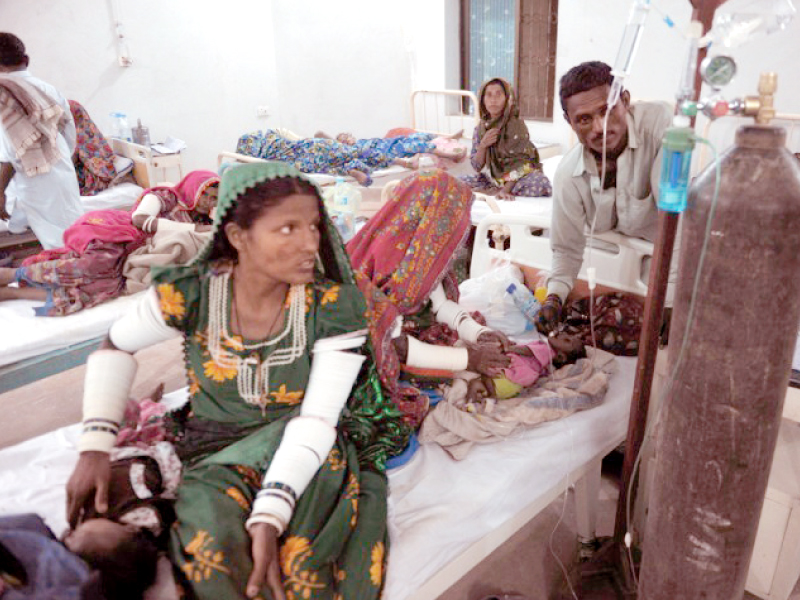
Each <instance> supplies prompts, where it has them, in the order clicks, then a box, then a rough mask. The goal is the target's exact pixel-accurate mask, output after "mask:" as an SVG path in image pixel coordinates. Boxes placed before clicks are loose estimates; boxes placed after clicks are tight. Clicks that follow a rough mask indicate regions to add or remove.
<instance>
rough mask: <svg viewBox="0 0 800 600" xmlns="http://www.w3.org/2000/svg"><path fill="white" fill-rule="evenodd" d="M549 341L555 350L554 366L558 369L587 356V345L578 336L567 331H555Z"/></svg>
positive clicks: (548, 338)
mask: <svg viewBox="0 0 800 600" xmlns="http://www.w3.org/2000/svg"><path fill="white" fill-rule="evenodd" d="M547 341H548V342H549V344H550V348H552V350H553V366H554V367H556V368H557V369H560V368H561V367H563V366H564V365H569V364H572V363H574V362H577V361H578V359H580V358H586V347H585V346H584V345H583V342H582V341H581V340H580V338H579V337H578V336H575V335H572V334H569V333H566V332H565V331H553V332H552V333H550V335H549V336H548V337H547Z"/></svg>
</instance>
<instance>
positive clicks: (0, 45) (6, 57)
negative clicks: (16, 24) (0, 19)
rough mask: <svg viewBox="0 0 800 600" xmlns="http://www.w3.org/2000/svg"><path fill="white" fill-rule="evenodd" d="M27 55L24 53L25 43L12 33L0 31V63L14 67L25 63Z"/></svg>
mask: <svg viewBox="0 0 800 600" xmlns="http://www.w3.org/2000/svg"><path fill="white" fill-rule="evenodd" d="M27 60H28V55H27V54H25V44H23V43H22V40H21V39H19V38H18V37H17V36H15V35H14V34H13V33H7V32H4V31H0V65H2V66H4V67H16V66H19V65H22V64H25V63H26V62H27Z"/></svg>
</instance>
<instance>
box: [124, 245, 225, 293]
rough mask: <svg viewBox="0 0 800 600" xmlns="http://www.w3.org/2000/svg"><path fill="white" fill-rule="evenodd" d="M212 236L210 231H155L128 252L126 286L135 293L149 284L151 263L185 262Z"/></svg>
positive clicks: (182, 263) (157, 264)
mask: <svg viewBox="0 0 800 600" xmlns="http://www.w3.org/2000/svg"><path fill="white" fill-rule="evenodd" d="M210 239H211V231H188V230H182V231H177V230H175V231H170V230H168V231H156V232H155V234H154V235H153V236H152V237H150V238H148V239H147V241H146V242H145V244H144V245H143V246H140V247H139V248H137V249H136V250H134V251H133V252H131V253H130V255H129V256H128V258H127V259H126V260H125V265H124V266H123V267H122V275H123V277H125V287H126V290H127V292H128V293H129V294H135V293H136V292H140V291H142V290H144V289H147V288H148V287H149V286H150V281H151V276H150V267H161V266H166V265H185V264H186V263H188V262H189V261H190V260H192V259H193V258H194V257H195V256H196V255H197V253H198V252H200V249H201V248H202V247H203V246H205V245H206V242H208V241H209V240H210Z"/></svg>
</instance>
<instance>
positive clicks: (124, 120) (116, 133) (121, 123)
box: [110, 112, 133, 142]
mask: <svg viewBox="0 0 800 600" xmlns="http://www.w3.org/2000/svg"><path fill="white" fill-rule="evenodd" d="M110 116H111V137H115V138H118V139H120V140H125V141H126V142H132V141H133V137H132V135H131V127H130V125H128V115H126V114H125V113H123V112H112V113H111V115H110Z"/></svg>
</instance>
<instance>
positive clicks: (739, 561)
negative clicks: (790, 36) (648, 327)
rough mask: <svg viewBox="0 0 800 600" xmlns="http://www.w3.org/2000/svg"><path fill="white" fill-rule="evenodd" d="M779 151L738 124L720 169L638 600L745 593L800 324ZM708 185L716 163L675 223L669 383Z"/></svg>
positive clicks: (787, 181)
mask: <svg viewBox="0 0 800 600" xmlns="http://www.w3.org/2000/svg"><path fill="white" fill-rule="evenodd" d="M785 142H786V133H785V131H784V130H783V129H779V128H774V127H763V126H745V127H741V128H740V129H739V130H738V131H737V133H736V141H735V144H734V146H733V147H732V148H731V149H729V151H728V152H726V153H725V154H724V155H723V157H722V158H721V159H720V160H721V181H720V190H719V199H718V202H717V208H716V214H715V215H714V218H713V223H712V226H711V229H710V238H709V242H708V248H707V253H706V256H705V260H704V263H703V265H702V274H701V279H700V283H699V287H698V290H697V297H696V298H695V302H696V304H695V308H694V313H695V316H694V319H693V323H692V326H691V330H690V331H688V332H686V336H688V339H687V344H688V345H687V347H686V349H685V351H684V358H683V360H682V365H681V367H680V370H679V371H678V373H677V376H676V379H675V381H674V382H673V384H672V387H671V391H670V392H669V393H668V394H667V396H666V397H665V402H664V404H663V405H662V414H661V423H660V425H659V427H658V430H657V435H658V441H657V447H656V459H655V460H656V463H655V473H654V476H653V481H654V485H653V488H652V492H651V496H650V503H649V513H648V517H647V523H646V530H645V532H644V544H643V556H642V565H641V571H640V579H639V581H640V590H639V596H638V597H639V598H640V599H641V598H644V599H646V600H677V599H681V598H692V599H694V598H704V599H706V600H730V599H731V598H741V597H742V595H743V594H744V586H745V580H746V578H747V571H748V565H749V562H750V556H751V554H752V550H753V543H754V541H755V536H756V531H757V528H758V523H759V516H760V514H761V506H762V504H763V500H764V493H765V491H766V488H767V479H768V476H769V472H770V466H771V464H772V454H773V451H774V449H775V443H776V439H777V435H778V428H779V425H780V420H781V412H782V408H783V400H784V396H785V394H786V388H787V385H788V380H789V375H790V369H791V362H792V354H793V351H794V344H795V338H796V335H797V330H798V321H799V320H800V163H798V161H797V159H796V158H795V157H794V156H792V155H791V154H790V153H789V151H788V150H786V148H785ZM715 183H716V173H715V168H714V166H713V165H711V166H709V167H708V168H706V169H705V170H704V171H703V172H702V173H701V174H700V175H699V177H698V178H697V180H696V181H695V183H694V185H693V186H692V188H691V189H690V194H689V208H688V209H687V211H686V212H685V213H684V216H683V225H682V227H683V231H682V248H681V252H680V262H679V274H678V286H677V289H676V297H675V298H676V299H675V307H674V313H673V322H672V329H671V333H670V342H669V359H670V363H671V364H670V369H669V372H670V373H672V369H673V367H674V363H675V360H676V359H677V355H678V351H679V349H680V347H681V344H682V343H683V338H684V332H685V327H686V322H687V316H688V315H687V313H688V310H689V305H690V302H691V300H692V298H691V294H692V288H693V285H694V278H695V272H696V269H697V268H698V263H699V258H700V254H701V249H702V246H703V239H704V236H705V228H706V220H707V217H708V215H709V211H710V208H711V203H712V198H713V195H714V186H715Z"/></svg>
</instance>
